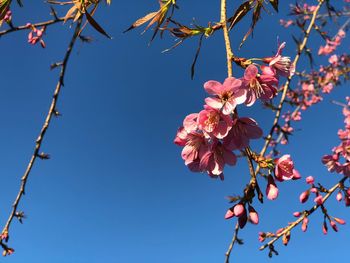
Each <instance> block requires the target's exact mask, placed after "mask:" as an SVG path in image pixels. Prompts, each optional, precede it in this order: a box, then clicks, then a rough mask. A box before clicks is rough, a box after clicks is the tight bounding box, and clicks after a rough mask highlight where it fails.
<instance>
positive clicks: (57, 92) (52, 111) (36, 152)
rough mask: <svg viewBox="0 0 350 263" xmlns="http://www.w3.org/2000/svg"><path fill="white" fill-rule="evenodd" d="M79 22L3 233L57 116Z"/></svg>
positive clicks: (0, 243) (79, 25)
mask: <svg viewBox="0 0 350 263" xmlns="http://www.w3.org/2000/svg"><path fill="white" fill-rule="evenodd" d="M81 23H82V19H79V20H78V22H77V25H76V28H75V31H74V34H73V36H72V39H71V41H70V43H69V45H68V48H67V51H66V53H65V56H64V59H63V61H62V63H61V64H60V66H61V71H60V75H59V79H58V82H57V85H56V88H55V91H54V94H53V98H52V101H51V105H50V108H49V111H48V113H47V116H46V119H45V122H44V124H43V126H42V128H41V130H40V133H39V135H38V137H37V139H36V141H35V147H34V151H33V154H32V156H31V158H30V161H29V163H28V166H27V169H26V170H25V172H24V174H23V176H22V178H21V185H20V189H19V192H18V194H17V196H16V199H15V201H14V203H13V205H12V211H11V213H10V216H9V218H8V219H7V222H6V224H5V226H4V228H3V233H4V232H8V231H9V229H10V226H11V222H12V220H13V218H14V217H16V215H17V212H18V211H17V207H18V205H19V203H20V201H21V198H22V197H23V195H24V193H25V187H26V184H27V181H28V177H29V174H30V172H31V170H32V168H33V165H34V163H35V161H36V159H37V157H40V156H41V155H40V153H39V152H40V149H41V145H42V143H43V140H44V137H45V134H46V132H47V130H48V128H49V125H50V123H51V120H52V116H57V114H58V112H57V110H56V104H57V100H58V97H59V95H60V91H61V88H62V87H63V85H64V77H65V73H66V69H67V65H68V61H69V58H70V55H71V52H72V49H73V47H74V44H75V42H76V40H77V38H78V35H79V31H80V27H81ZM2 244H3V241H2V240H0V245H2Z"/></svg>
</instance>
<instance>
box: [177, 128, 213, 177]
mask: <svg viewBox="0 0 350 263" xmlns="http://www.w3.org/2000/svg"><path fill="white" fill-rule="evenodd" d="M174 143H175V144H177V145H179V146H184V148H183V149H182V153H181V157H182V159H183V160H184V161H185V164H186V165H187V167H188V168H189V169H190V170H191V171H193V172H200V171H201V169H200V167H199V164H200V159H201V157H202V156H203V154H204V153H205V152H206V151H207V149H208V146H207V144H206V141H205V138H204V135H203V134H201V133H198V132H191V133H187V132H186V130H185V129H184V128H183V127H181V128H180V129H179V130H178V132H177V134H176V137H175V140H174Z"/></svg>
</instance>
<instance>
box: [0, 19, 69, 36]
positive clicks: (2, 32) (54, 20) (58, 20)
mask: <svg viewBox="0 0 350 263" xmlns="http://www.w3.org/2000/svg"><path fill="white" fill-rule="evenodd" d="M73 18H74V16H69V17H68V18H66V17H57V18H55V19H51V20H48V21H44V22H39V23H35V24H31V25H32V26H35V27H42V26H49V25H52V24H56V23H59V22H63V21H64V20H71V19H73ZM26 29H28V26H27V25H22V26H17V27H11V28H10V29H6V30H3V31H0V37H1V36H3V35H6V34H9V33H12V32H16V31H21V30H26Z"/></svg>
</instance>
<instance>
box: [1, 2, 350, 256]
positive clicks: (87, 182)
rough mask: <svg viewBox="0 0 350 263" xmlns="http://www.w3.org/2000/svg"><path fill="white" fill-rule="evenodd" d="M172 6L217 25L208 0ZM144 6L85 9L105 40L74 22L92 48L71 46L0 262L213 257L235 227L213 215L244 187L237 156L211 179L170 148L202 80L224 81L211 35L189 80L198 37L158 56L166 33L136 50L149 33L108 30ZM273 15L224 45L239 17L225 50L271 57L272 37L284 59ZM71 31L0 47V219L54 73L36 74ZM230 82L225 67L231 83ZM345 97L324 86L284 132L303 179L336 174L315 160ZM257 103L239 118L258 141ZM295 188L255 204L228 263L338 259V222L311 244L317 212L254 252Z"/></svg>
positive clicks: (317, 229) (40, 9) (264, 123)
mask: <svg viewBox="0 0 350 263" xmlns="http://www.w3.org/2000/svg"><path fill="white" fill-rule="evenodd" d="M35 2H36V3H30V2H29V1H25V2H24V4H25V8H23V9H20V10H19V9H18V8H15V9H14V21H15V23H16V24H17V23H18V24H23V23H26V22H36V21H42V20H46V19H48V18H49V8H48V7H47V5H46V4H44V3H42V1H35ZM179 5H180V11H179V12H178V13H179V15H178V16H177V17H179V20H180V21H184V22H186V23H189V22H191V21H192V18H195V19H196V21H197V22H198V23H199V24H202V25H206V24H207V22H208V21H218V20H219V14H220V12H219V1H216V2H214V1H208V2H206V3H205V4H204V3H203V1H199V0H193V1H189V2H185V1H180V2H179ZM156 8H158V6H157V1H153V2H152V3H148V2H147V4H146V3H145V1H141V0H135V1H133V2H132V3H130V2H128V1H121V2H120V3H118V2H117V1H114V2H113V3H112V6H111V7H110V8H106V7H102V8H101V9H99V10H98V12H97V14H96V19H97V21H98V22H99V23H100V24H101V25H103V26H104V28H105V29H106V31H107V32H108V33H109V34H110V35H112V36H113V40H107V39H106V38H104V37H103V36H101V35H99V34H98V33H97V32H96V31H94V30H92V29H91V28H87V30H86V31H85V35H91V36H93V37H94V39H95V41H94V42H93V43H92V44H82V43H80V42H79V43H78V44H77V45H76V47H75V49H74V51H73V54H72V57H71V60H70V62H69V66H68V72H67V75H66V80H65V84H66V85H65V87H64V89H63V92H62V95H61V97H60V100H59V103H58V110H59V111H60V112H61V113H62V114H63V116H62V117H61V118H59V119H57V120H56V119H55V120H54V121H53V123H52V126H51V127H50V130H49V132H48V134H47V137H46V140H45V142H44V144H43V148H42V150H43V151H44V152H47V153H49V154H50V155H51V157H52V158H51V159H50V160H48V161H38V162H37V163H36V165H35V167H34V169H33V171H32V173H31V175H30V178H29V183H28V185H27V191H26V193H27V194H26V196H25V197H24V199H23V201H22V203H21V208H20V209H21V210H23V211H24V212H25V213H26V214H27V216H28V218H27V219H26V220H25V222H24V225H23V226H22V225H19V224H18V223H17V222H15V223H14V224H13V226H12V229H11V232H10V234H11V236H10V245H11V246H13V247H14V248H15V250H16V253H15V254H14V255H13V256H11V257H9V258H6V259H3V260H2V261H5V260H6V261H7V262H36V263H39V262H67V263H70V262H72V263H75V262H77V263H78V262H118V263H119V262H123V263H124V262H131V263H133V262H146V263H148V262H152V263H156V262H169V263H172V262H173V263H182V262H183V263H187V262H189V263H191V262H201V263H206V262H208V263H211V262H223V260H224V253H225V251H226V249H227V246H228V244H229V242H230V240H231V236H232V231H233V228H234V221H225V220H224V219H223V216H224V214H225V211H226V209H227V208H228V207H229V205H228V204H227V201H226V200H225V196H227V195H232V194H240V193H241V191H242V189H243V187H244V185H245V184H246V183H247V182H248V180H249V179H248V178H249V174H248V169H247V167H246V162H245V161H244V160H240V161H239V163H238V165H237V166H236V167H234V168H229V169H226V178H225V181H223V182H222V181H219V180H212V179H210V178H209V177H208V176H206V175H205V174H194V173H191V172H189V171H188V169H187V168H186V167H185V165H184V164H183V161H182V160H181V158H180V152H181V149H180V148H178V147H177V146H175V145H173V138H174V135H175V133H176V130H177V128H178V126H179V125H181V123H182V120H183V118H184V117H185V116H186V115H187V114H189V113H192V112H198V111H199V110H200V109H201V108H202V104H203V99H204V98H205V93H204V90H203V88H202V86H203V83H204V82H205V81H207V80H210V79H215V80H218V81H222V80H223V79H224V78H225V77H226V74H227V73H226V64H225V63H226V59H225V51H224V45H223V37H222V35H221V34H220V32H218V33H216V34H215V35H214V36H213V37H211V38H209V39H205V40H204V42H203V47H202V52H201V54H200V57H199V60H198V63H197V70H196V76H195V79H194V80H193V81H192V80H190V65H191V63H192V59H193V56H194V53H195V50H196V47H197V46H196V45H197V40H195V39H194V40H190V41H185V43H184V44H183V45H182V46H180V47H178V48H177V49H175V50H173V51H172V52H171V53H166V54H162V53H161V51H162V50H164V49H166V48H168V47H170V46H171V45H172V44H174V42H173V39H170V38H165V39H164V40H159V39H156V41H154V43H153V44H152V45H151V46H148V41H149V39H150V37H151V33H146V34H144V35H143V36H140V32H141V30H135V32H130V33H128V34H122V33H121V32H122V31H123V30H125V29H126V28H127V27H128V26H129V25H130V24H131V23H132V22H133V21H135V20H136V19H137V18H139V17H141V16H143V15H144V14H146V13H147V12H151V11H153V10H155V9H156ZM230 8H231V10H232V11H231V13H233V7H230ZM61 10H62V12H63V10H64V9H61ZM286 13H288V6H287V5H282V4H281V10H280V14H273V15H272V16H268V15H267V14H263V19H262V21H261V23H259V25H258V26H257V28H256V32H255V34H254V38H253V39H251V38H250V39H249V40H248V42H247V43H246V45H244V46H243V48H242V49H241V50H240V51H237V47H238V44H239V43H240V40H241V38H242V36H243V35H244V33H245V31H246V30H247V29H248V26H249V21H248V20H243V21H242V23H241V24H240V26H239V28H238V29H237V30H234V31H233V35H232V38H233V47H234V50H235V51H237V52H238V54H239V55H241V56H243V57H244V56H245V57H259V56H266V55H270V54H273V53H274V52H275V50H276V46H277V37H279V38H280V39H281V40H285V41H287V45H288V46H287V48H286V50H285V51H286V52H285V54H288V55H290V56H292V57H293V56H294V54H295V47H294V43H293V41H292V39H291V31H286V30H282V28H281V27H280V26H279V25H278V20H279V18H281V17H284V15H285V14H286ZM61 14H63V13H61ZM72 31H73V29H72V28H69V23H67V24H66V25H65V26H62V25H55V26H53V27H50V28H48V30H47V33H46V35H45V37H44V39H45V42H46V44H47V48H46V49H44V50H43V49H41V48H40V47H39V46H34V47H33V46H30V45H29V44H27V43H26V39H27V32H23V31H22V32H18V33H13V34H11V35H8V36H5V37H3V38H1V39H0V44H1V51H2V53H1V62H2V63H1V66H0V69H1V71H0V72H1V96H0V120H1V123H2V126H1V127H2V128H1V137H0V144H1V146H2V151H1V152H0V160H1V161H0V164H1V165H0V176H1V182H2V187H1V193H0V196H1V198H0V209H1V211H2V212H1V213H0V222H5V221H6V219H7V216H8V213H9V209H10V204H11V203H12V201H13V199H14V197H15V194H16V193H17V191H18V187H19V180H20V177H21V175H22V174H23V172H24V169H25V167H26V165H27V162H28V160H29V157H30V155H31V153H32V149H33V147H34V140H35V138H36V136H37V134H38V132H39V129H40V127H41V126H42V122H43V120H44V116H45V114H46V112H47V110H48V107H49V103H50V100H51V96H52V92H53V89H54V87H55V84H56V81H57V76H58V72H57V71H56V70H54V71H49V65H50V64H51V63H53V62H56V61H60V60H61V59H62V57H63V55H64V52H65V50H66V46H67V43H68V38H69V37H70V35H71V34H72ZM320 43H322V42H321V40H320V39H319V38H318V37H315V38H313V40H312V42H311V44H310V45H309V47H312V48H313V49H315V50H317V49H318V46H319V44H320ZM348 48H349V41H348V40H345V41H344V42H343V45H342V50H343V51H344V52H348ZM319 60H320V61H324V59H323V58H319ZM305 61H306V60H302V62H305ZM303 64H305V63H302V64H301V67H303ZM241 74H242V72H241V70H240V69H238V68H236V67H235V68H234V75H236V76H238V77H239V76H241ZM347 89H348V87H347V85H344V86H343V87H340V88H337V89H336V90H335V92H334V93H333V94H332V95H330V96H327V97H326V98H325V99H324V101H323V103H322V104H319V105H316V106H315V107H313V108H312V109H310V111H308V112H306V113H305V114H304V115H303V121H302V123H300V124H297V126H296V127H297V128H299V129H300V131H298V132H296V133H295V135H294V136H292V138H291V144H290V145H288V146H285V147H283V148H282V151H283V153H290V154H291V155H292V157H293V159H294V161H295V164H296V167H297V169H298V170H299V171H300V173H301V175H302V176H303V178H305V177H306V176H308V175H313V176H314V177H316V178H317V179H319V180H320V181H321V182H323V183H324V185H326V186H330V185H332V184H334V183H335V182H336V180H337V179H338V177H337V176H336V175H334V174H329V173H328V172H327V170H326V169H325V168H324V167H323V165H322V164H321V162H320V158H321V157H322V155H323V154H326V153H329V152H330V150H331V148H332V147H333V146H335V145H337V144H338V139H337V135H336V133H337V131H338V129H339V128H342V126H343V120H342V115H341V108H339V107H338V106H335V105H332V104H331V103H330V100H331V99H336V100H342V99H343V98H344V97H345V96H346V95H348V94H349V92H348V91H347ZM261 109H262V107H261V105H260V104H259V103H257V104H256V105H255V106H254V107H251V108H249V109H248V108H242V109H240V112H241V113H242V115H245V116H251V117H253V118H254V119H256V120H257V121H258V123H259V124H260V125H261V127H262V128H263V129H264V131H265V133H266V132H267V131H268V128H269V125H270V123H271V122H272V119H271V117H272V115H271V113H269V112H268V111H265V110H261ZM261 144H262V142H261V141H257V142H254V144H253V148H254V149H256V150H258V149H259V148H260V146H261ZM262 185H263V188H265V183H264V182H262ZM304 189H306V184H305V183H304V180H300V181H297V182H286V183H284V184H282V185H281V186H280V197H279V198H278V199H277V200H276V201H274V202H270V201H266V202H265V204H264V206H263V207H261V206H260V205H256V206H255V207H256V208H257V209H258V211H259V213H260V221H261V223H260V224H259V225H258V226H253V225H248V226H247V227H246V228H245V229H244V231H243V232H242V234H241V235H240V237H241V238H243V239H244V240H245V245H244V246H240V247H235V248H234V250H233V252H232V253H233V254H232V261H233V262H235V261H237V262H244V261H248V260H249V262H250V261H258V262H272V261H273V262H307V261H309V260H310V259H311V258H312V259H313V260H314V261H318V260H322V262H326V261H327V260H334V261H337V260H340V259H342V255H343V254H344V249H345V248H346V244H347V243H348V242H349V241H350V239H349V236H348V235H347V233H348V232H349V227H348V226H342V227H340V232H339V233H336V234H335V233H332V232H331V231H330V232H329V235H327V236H323V234H322V231H321V223H322V216H321V215H320V214H317V215H316V216H313V217H312V218H311V219H310V220H311V223H310V226H309V230H308V232H307V233H301V231H300V230H299V229H296V230H295V231H293V233H292V238H291V242H290V244H289V245H288V247H287V248H285V247H284V246H283V245H282V244H281V243H278V245H277V249H278V251H279V252H280V256H278V257H275V258H273V259H272V260H270V259H269V258H268V257H267V251H264V252H259V251H258V247H259V246H260V243H259V242H258V240H257V238H258V235H257V233H258V232H259V231H261V230H265V231H273V230H276V229H278V228H279V227H281V226H284V225H286V223H287V222H288V221H291V220H293V217H292V212H294V211H297V210H301V209H305V208H306V207H309V206H306V207H305V206H302V205H300V204H299V203H298V196H299V194H300V192H301V191H303V190H304ZM330 204H331V205H330V206H329V209H330V211H331V214H332V215H335V216H338V217H341V218H344V219H348V218H349V217H348V216H347V210H345V209H344V207H343V204H341V205H340V204H337V203H335V202H333V201H331V202H330ZM310 205H311V203H310Z"/></svg>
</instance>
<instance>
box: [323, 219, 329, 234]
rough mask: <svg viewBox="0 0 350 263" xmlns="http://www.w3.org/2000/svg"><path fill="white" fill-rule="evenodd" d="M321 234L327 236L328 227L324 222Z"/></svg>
mask: <svg viewBox="0 0 350 263" xmlns="http://www.w3.org/2000/svg"><path fill="white" fill-rule="evenodd" d="M322 232H323V234H324V235H327V232H328V227H327V223H326V221H324V222H323V226H322Z"/></svg>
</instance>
